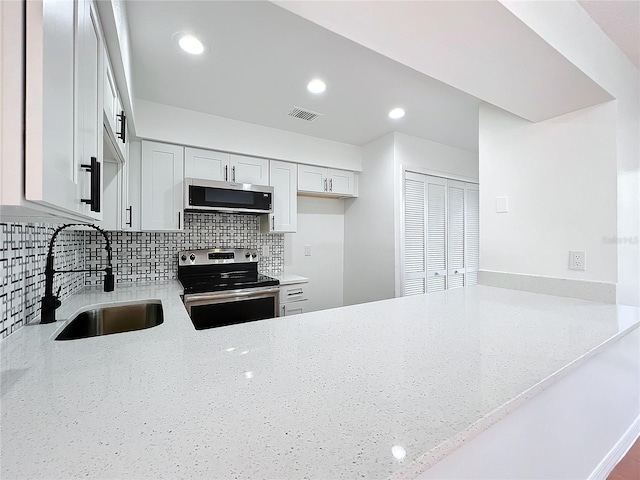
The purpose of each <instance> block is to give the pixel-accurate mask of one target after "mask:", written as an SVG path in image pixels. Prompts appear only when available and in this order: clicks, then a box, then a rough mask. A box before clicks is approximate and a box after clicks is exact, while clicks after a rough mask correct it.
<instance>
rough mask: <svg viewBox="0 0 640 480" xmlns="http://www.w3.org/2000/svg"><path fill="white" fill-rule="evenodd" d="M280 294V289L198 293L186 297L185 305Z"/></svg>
mask: <svg viewBox="0 0 640 480" xmlns="http://www.w3.org/2000/svg"><path fill="white" fill-rule="evenodd" d="M279 292H280V288H278V287H275V288H266V289H265V288H256V289H242V290H227V291H222V292H214V293H196V294H191V295H185V296H184V303H185V304H187V303H189V304H194V303H195V302H197V303H198V304H202V302H219V301H223V300H229V299H231V300H234V299H238V300H240V299H242V300H245V299H247V298H251V297H261V296H264V295H266V296H269V295H276V294H278V293H279Z"/></svg>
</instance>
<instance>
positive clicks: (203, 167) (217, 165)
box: [184, 147, 229, 182]
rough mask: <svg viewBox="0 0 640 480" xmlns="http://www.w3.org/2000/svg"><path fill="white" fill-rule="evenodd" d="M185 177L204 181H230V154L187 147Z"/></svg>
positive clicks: (185, 151)
mask: <svg viewBox="0 0 640 480" xmlns="http://www.w3.org/2000/svg"><path fill="white" fill-rule="evenodd" d="M184 155H185V164H184V176H185V177H187V178H201V179H203V180H220V181H223V182H226V181H229V154H228V153H223V152H214V151H211V150H201V149H199V148H190V147H187V148H185V149H184Z"/></svg>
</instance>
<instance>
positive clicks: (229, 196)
mask: <svg viewBox="0 0 640 480" xmlns="http://www.w3.org/2000/svg"><path fill="white" fill-rule="evenodd" d="M184 185H185V187H184V205H185V207H184V208H185V210H187V211H189V210H191V211H194V210H195V211H197V210H204V211H214V212H235V213H253V214H262V213H271V212H272V211H273V187H268V186H265V185H251V184H248V183H231V182H221V181H217V180H202V179H199V178H185V183H184Z"/></svg>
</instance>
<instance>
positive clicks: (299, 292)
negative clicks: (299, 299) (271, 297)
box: [287, 289, 304, 297]
mask: <svg viewBox="0 0 640 480" xmlns="http://www.w3.org/2000/svg"><path fill="white" fill-rule="evenodd" d="M303 293H304V290H302V289H300V290H298V291H297V292H289V293H287V296H288V297H290V296H291V295H302V294H303Z"/></svg>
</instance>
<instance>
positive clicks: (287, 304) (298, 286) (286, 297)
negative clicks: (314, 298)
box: [280, 280, 309, 317]
mask: <svg viewBox="0 0 640 480" xmlns="http://www.w3.org/2000/svg"><path fill="white" fill-rule="evenodd" d="M308 285H309V283H308V281H306V280H305V281H303V282H296V283H289V284H286V285H280V316H281V317H286V316H289V315H298V314H300V313H305V312H307V311H308V307H307V304H308V302H309V298H308V296H307V287H308Z"/></svg>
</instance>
